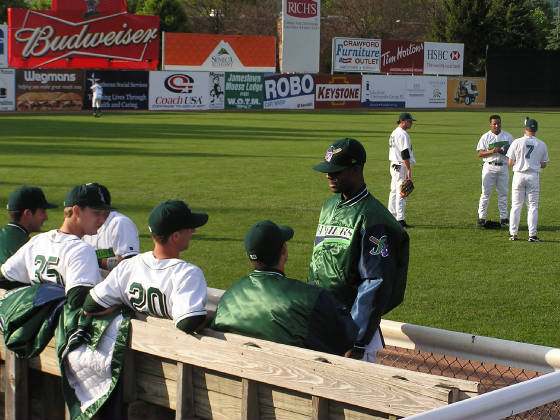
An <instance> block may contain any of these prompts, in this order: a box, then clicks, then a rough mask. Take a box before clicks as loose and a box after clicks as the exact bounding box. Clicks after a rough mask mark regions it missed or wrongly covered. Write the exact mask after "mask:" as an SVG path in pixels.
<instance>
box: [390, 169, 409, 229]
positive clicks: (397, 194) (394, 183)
mask: <svg viewBox="0 0 560 420" xmlns="http://www.w3.org/2000/svg"><path fill="white" fill-rule="evenodd" d="M389 171H390V172H391V192H390V193H389V205H388V206H387V208H388V209H389V211H390V212H391V214H392V215H393V216H395V219H397V220H405V217H404V210H405V208H406V198H407V197H405V198H403V197H401V184H402V183H403V182H404V180H405V179H406V167H405V166H404V165H402V164H401V165H399V169H395V167H394V166H393V165H391V166H390V168H389Z"/></svg>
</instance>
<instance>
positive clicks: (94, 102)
mask: <svg viewBox="0 0 560 420" xmlns="http://www.w3.org/2000/svg"><path fill="white" fill-rule="evenodd" d="M91 107H92V108H97V109H99V108H100V107H101V96H96V95H94V96H93V98H92V99H91Z"/></svg>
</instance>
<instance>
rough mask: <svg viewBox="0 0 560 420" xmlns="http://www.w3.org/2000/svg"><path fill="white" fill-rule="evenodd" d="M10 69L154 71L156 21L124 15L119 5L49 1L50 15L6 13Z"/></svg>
mask: <svg viewBox="0 0 560 420" xmlns="http://www.w3.org/2000/svg"><path fill="white" fill-rule="evenodd" d="M8 26H9V64H10V67H16V68H47V67H51V68H110V69H144V70H153V69H156V68H157V64H158V56H159V44H158V37H159V17H158V16H136V15H130V14H128V13H127V12H126V1H125V0H85V1H76V0H53V2H52V9H50V10H26V9H8Z"/></svg>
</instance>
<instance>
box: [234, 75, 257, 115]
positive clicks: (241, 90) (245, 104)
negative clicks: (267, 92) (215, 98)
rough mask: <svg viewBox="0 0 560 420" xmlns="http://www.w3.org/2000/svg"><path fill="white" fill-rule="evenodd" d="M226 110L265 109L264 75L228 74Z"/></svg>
mask: <svg viewBox="0 0 560 420" xmlns="http://www.w3.org/2000/svg"><path fill="white" fill-rule="evenodd" d="M225 79H226V83H225V87H226V89H225V108H226V109H227V108H238V109H254V108H262V107H263V83H264V74H263V73H226V77H225Z"/></svg>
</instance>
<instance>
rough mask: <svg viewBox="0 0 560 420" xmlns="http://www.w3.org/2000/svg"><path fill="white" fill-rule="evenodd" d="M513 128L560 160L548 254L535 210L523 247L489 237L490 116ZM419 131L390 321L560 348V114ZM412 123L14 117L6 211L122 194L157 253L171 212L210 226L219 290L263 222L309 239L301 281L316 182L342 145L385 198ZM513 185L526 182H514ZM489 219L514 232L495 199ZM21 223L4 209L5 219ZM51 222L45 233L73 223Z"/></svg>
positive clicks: (209, 275) (463, 117) (3, 177)
mask: <svg viewBox="0 0 560 420" xmlns="http://www.w3.org/2000/svg"><path fill="white" fill-rule="evenodd" d="M495 112H496V113H499V114H500V115H501V116H502V123H503V126H502V128H503V129H504V130H505V131H508V132H510V133H511V134H512V135H513V136H514V137H515V138H517V137H520V136H521V135H522V128H521V127H522V124H523V120H524V118H525V116H527V115H529V116H531V117H532V118H535V119H537V120H538V122H539V127H540V129H539V131H538V133H537V136H538V137H539V138H541V139H542V140H544V141H545V142H546V143H547V145H548V149H549V155H550V159H551V162H550V163H549V166H548V167H547V168H546V169H545V170H544V171H543V173H542V174H541V200H540V207H539V223H538V224H539V231H538V235H539V237H540V238H541V239H542V242H541V243H528V242H527V241H526V239H527V225H526V210H525V207H524V209H523V212H522V217H521V227H520V239H521V240H520V241H517V242H510V241H508V240H507V239H508V232H507V231H506V230H479V229H475V223H476V220H477V206H478V199H479V196H480V183H481V167H480V163H481V162H480V159H479V158H478V157H477V154H476V150H475V149H476V144H477V142H478V139H479V138H480V136H481V134H482V133H484V132H486V131H488V129H489V126H488V116H489V115H490V114H491V113H495ZM412 114H413V116H414V118H415V119H417V122H416V123H415V124H414V126H413V127H412V129H411V130H410V131H409V133H410V135H411V139H412V144H413V148H414V155H415V157H416V160H417V161H418V163H417V164H416V165H415V166H414V167H413V180H414V182H415V186H416V190H415V191H414V193H413V194H412V195H411V197H410V198H409V201H408V206H407V222H408V223H409V224H411V225H413V228H412V229H410V230H409V235H410V238H411V242H410V243H411V259H410V268H409V280H408V287H407V292H406V297H405V301H404V303H403V304H402V305H401V306H400V307H398V308H397V309H395V310H394V311H392V312H391V313H389V314H388V315H387V316H386V317H385V318H387V319H392V320H395V321H401V322H409V323H414V324H419V325H425V326H430V327H436V328H444V329H448V330H453V331H461V332H466V333H472V334H479V335H485V336H492V337H498V338H503V339H509V340H516V341H522V342H527V343H533V344H542V345H547V346H555V347H560V336H559V334H558V332H557V330H558V327H557V326H558V320H559V319H560V293H559V292H558V289H559V286H560V252H559V251H560V218H559V216H558V214H559V213H558V206H559V203H560V192H559V191H558V185H560V182H559V181H560V171H559V170H558V169H557V167H558V165H556V162H557V159H559V158H558V156H560V140H559V139H558V133H560V112H557V111H542V110H539V111H534V110H520V111H512V110H507V111H502V110H481V111H476V110H472V111H424V110H423V111H415V112H412ZM397 115H398V111H349V112H319V111H314V112H311V111H309V112H301V111H300V112H229V113H209V112H208V113H206V112H200V113H199V112H193V113H147V112H146V113H140V112H138V113H112V114H111V113H107V114H104V115H103V117H101V118H93V117H92V116H91V115H90V114H86V113H74V114H53V115H47V114H36V115H30V114H27V115H22V114H13V113H7V114H0V133H1V134H0V144H1V146H0V204H1V205H5V204H6V203H7V197H8V195H9V194H10V192H11V191H12V190H14V189H15V188H16V187H18V186H20V185H22V184H28V185H37V186H40V187H42V188H43V190H44V191H45V193H46V195H47V199H48V200H49V201H53V202H56V203H59V204H62V202H63V200H64V196H65V194H66V192H67V191H68V190H69V189H70V188H71V187H72V186H74V185H76V184H80V183H86V182H91V181H96V182H99V183H102V184H105V185H107V187H108V188H109V190H110V191H111V195H112V197H113V204H114V205H116V206H118V207H119V210H120V211H121V212H123V213H125V214H126V215H128V216H129V217H131V218H132V219H133V220H134V221H135V222H136V225H137V226H138V229H139V231H140V236H141V249H142V251H148V250H150V249H151V246H152V244H151V239H150V235H149V231H148V228H147V218H148V215H149V213H150V211H151V209H152V208H153V207H154V206H155V205H156V204H157V203H159V202H160V201H163V200H166V199H170V198H173V199H182V200H185V201H186V202H187V203H189V204H190V206H191V207H192V208H193V210H204V211H206V212H208V213H209V215H210V219H209V222H208V224H207V225H205V226H203V227H201V228H200V229H199V230H198V231H197V233H196V234H195V235H194V239H193V241H192V242H191V248H190V249H189V250H188V251H186V252H185V253H183V254H182V256H183V258H184V259H186V260H188V261H190V262H192V263H194V264H196V265H198V266H199V267H201V268H202V270H203V271H204V273H205V275H206V279H207V282H208V285H209V286H211V287H217V288H227V287H228V286H229V285H230V284H232V283H233V282H234V281H235V280H236V279H238V278H239V277H241V276H242V275H244V274H245V273H246V272H247V271H248V270H249V269H250V268H249V267H250V265H249V262H248V259H247V257H246V256H245V253H244V248H243V236H244V233H245V231H246V230H247V229H248V227H249V226H250V225H251V224H253V223H255V222H257V221H259V220H263V219H271V220H273V221H275V222H277V223H279V224H288V225H290V226H292V227H293V228H294V230H295V236H294V238H293V239H292V240H291V241H290V243H289V254H290V257H289V261H288V264H287V273H286V274H287V275H288V276H290V277H294V278H298V279H305V278H306V275H307V266H308V263H309V259H310V256H311V251H312V246H313V240H314V236H315V229H316V224H317V218H318V216H319V211H320V208H321V205H322V203H323V202H324V201H325V200H326V199H327V198H329V197H330V196H331V192H330V191H329V189H328V186H327V183H326V180H325V177H324V174H320V173H318V172H315V171H313V170H312V169H311V167H312V166H313V165H314V164H316V163H319V162H320V161H321V160H322V159H323V157H324V154H325V150H326V148H327V147H328V146H329V145H330V143H332V142H333V141H334V140H337V139H339V138H341V137H354V138H357V139H358V140H360V141H361V142H362V143H363V144H364V146H365V148H366V150H367V153H368V162H367V163H366V166H365V177H366V182H367V185H368V187H369V188H370V190H371V192H372V193H373V195H374V196H376V197H377V198H378V199H379V200H380V201H381V202H382V203H384V204H386V202H387V198H388V194H389V184H390V177H389V163H388V160H387V156H388V137H389V134H390V132H391V131H392V129H393V128H394V127H395V125H396V124H395V122H396V119H397ZM510 181H511V179H510ZM488 219H490V220H499V216H498V213H497V203H496V197H495V193H494V195H493V196H492V199H491V202H490V207H489V211H488ZM6 221H7V214H6V212H5V211H4V212H2V214H1V220H0V222H2V223H5V222H6ZM61 221H62V210H61V209H55V210H50V211H49V220H48V221H47V222H45V225H44V226H43V230H49V229H54V228H57V227H59V226H60V224H61Z"/></svg>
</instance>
